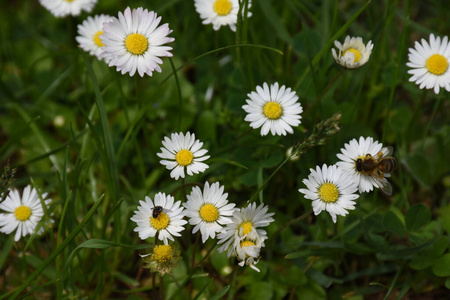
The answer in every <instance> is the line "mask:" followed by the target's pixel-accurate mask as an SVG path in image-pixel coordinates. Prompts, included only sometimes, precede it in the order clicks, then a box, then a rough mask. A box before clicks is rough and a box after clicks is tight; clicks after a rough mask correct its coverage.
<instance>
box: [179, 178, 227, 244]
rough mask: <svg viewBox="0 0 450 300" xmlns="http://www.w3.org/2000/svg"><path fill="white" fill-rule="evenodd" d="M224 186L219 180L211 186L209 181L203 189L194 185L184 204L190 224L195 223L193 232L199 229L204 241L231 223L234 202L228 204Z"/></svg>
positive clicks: (213, 236)
mask: <svg viewBox="0 0 450 300" xmlns="http://www.w3.org/2000/svg"><path fill="white" fill-rule="evenodd" d="M223 189H224V187H223V186H220V185H219V183H218V182H216V183H213V184H212V185H211V186H210V185H209V183H208V182H206V183H205V187H204V189H203V194H202V191H201V189H200V188H199V187H197V186H196V187H194V188H193V189H192V192H191V194H190V195H188V196H187V199H188V201H187V202H185V203H184V204H183V206H184V207H185V208H186V211H185V212H186V216H187V217H189V218H190V219H189V224H191V225H195V227H194V229H193V230H192V233H196V232H197V231H198V230H199V229H200V232H201V234H202V242H203V243H204V242H205V241H206V240H207V239H208V238H209V237H211V238H215V237H216V233H217V232H220V231H221V230H222V225H226V224H229V223H231V222H232V221H231V216H232V215H233V212H234V206H235V204H234V203H231V204H228V200H227V197H228V194H227V193H225V194H224V193H223Z"/></svg>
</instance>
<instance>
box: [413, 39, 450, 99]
mask: <svg viewBox="0 0 450 300" xmlns="http://www.w3.org/2000/svg"><path fill="white" fill-rule="evenodd" d="M408 58H409V62H408V63H407V64H406V65H407V66H408V67H410V68H412V69H411V70H409V71H408V73H409V74H412V77H411V78H410V79H409V81H414V82H416V84H417V85H419V86H420V88H421V89H423V88H427V89H434V92H435V93H436V94H437V93H439V88H445V89H446V90H447V91H449V92H450V69H449V67H448V64H449V62H450V42H449V41H448V37H447V36H445V37H444V38H443V39H442V40H441V38H440V37H434V34H430V42H429V43H428V42H427V41H426V40H425V39H422V44H421V43H419V42H416V44H415V48H409V54H408Z"/></svg>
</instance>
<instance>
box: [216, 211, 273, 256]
mask: <svg viewBox="0 0 450 300" xmlns="http://www.w3.org/2000/svg"><path fill="white" fill-rule="evenodd" d="M268 210H269V207H268V206H264V204H263V203H261V204H260V205H259V206H258V207H256V203H251V204H249V205H248V206H247V207H246V208H242V209H240V210H236V211H235V212H234V213H233V219H232V223H229V224H227V226H226V227H225V228H224V230H223V231H222V232H221V233H219V234H218V235H217V238H218V239H219V241H218V242H217V243H218V244H223V245H222V246H221V247H220V248H219V249H218V250H217V251H218V252H223V251H225V250H228V257H230V256H231V254H232V253H233V251H235V249H236V247H237V245H238V244H240V243H241V242H242V241H245V240H250V241H255V240H256V239H257V238H265V237H267V232H266V231H265V230H263V229H261V227H266V226H268V225H269V224H270V223H271V222H273V221H274V219H273V218H272V216H273V215H274V213H267V211H268ZM262 245H264V243H262Z"/></svg>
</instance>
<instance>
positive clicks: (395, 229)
mask: <svg viewBox="0 0 450 300" xmlns="http://www.w3.org/2000/svg"><path fill="white" fill-rule="evenodd" d="M383 226H384V228H386V229H387V230H389V231H390V232H392V233H394V234H396V235H398V236H404V235H405V233H406V230H405V225H403V223H402V221H400V219H399V218H398V217H397V215H396V214H394V213H393V212H392V211H388V212H387V213H385V214H384V216H383Z"/></svg>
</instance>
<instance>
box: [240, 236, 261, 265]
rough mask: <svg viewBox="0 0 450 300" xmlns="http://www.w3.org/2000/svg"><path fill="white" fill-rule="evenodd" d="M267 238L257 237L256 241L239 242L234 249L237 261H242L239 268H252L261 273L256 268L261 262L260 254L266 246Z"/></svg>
mask: <svg viewBox="0 0 450 300" xmlns="http://www.w3.org/2000/svg"><path fill="white" fill-rule="evenodd" d="M266 238H267V237H259V236H258V237H256V239H255V240H249V239H245V240H243V241H241V242H237V243H236V245H235V248H234V254H235V255H236V257H237V259H238V260H240V262H239V263H238V265H239V266H241V267H243V266H244V265H247V266H250V268H252V269H253V270H255V271H257V272H259V269H258V268H257V267H256V266H255V265H256V264H257V263H258V262H259V257H260V255H259V253H260V251H261V248H262V247H263V246H264V240H265V239H266Z"/></svg>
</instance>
